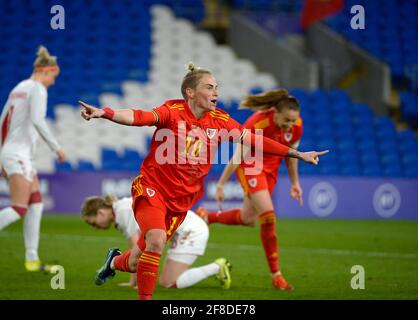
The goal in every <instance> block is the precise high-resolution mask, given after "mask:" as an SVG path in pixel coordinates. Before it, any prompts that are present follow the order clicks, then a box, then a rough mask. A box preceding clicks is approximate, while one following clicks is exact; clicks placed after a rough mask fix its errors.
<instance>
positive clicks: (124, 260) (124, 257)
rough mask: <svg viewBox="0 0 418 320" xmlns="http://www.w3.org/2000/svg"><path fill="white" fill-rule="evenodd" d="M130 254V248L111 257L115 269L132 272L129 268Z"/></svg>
mask: <svg viewBox="0 0 418 320" xmlns="http://www.w3.org/2000/svg"><path fill="white" fill-rule="evenodd" d="M130 255H131V250H127V251H125V252H124V253H122V254H121V255H119V256H116V257H115V258H114V259H113V265H114V266H115V269H116V270H119V271H124V272H132V271H131V269H130V268H129V263H128V261H129V256H130Z"/></svg>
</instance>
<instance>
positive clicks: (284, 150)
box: [242, 130, 329, 165]
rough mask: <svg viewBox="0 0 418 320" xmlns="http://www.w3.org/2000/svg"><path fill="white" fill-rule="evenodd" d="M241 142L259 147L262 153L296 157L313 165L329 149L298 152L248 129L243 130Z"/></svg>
mask: <svg viewBox="0 0 418 320" xmlns="http://www.w3.org/2000/svg"><path fill="white" fill-rule="evenodd" d="M242 142H243V143H244V144H245V145H246V146H254V147H255V148H256V149H259V150H260V149H261V151H262V152H263V153H267V154H272V155H278V156H284V157H290V158H296V159H299V160H302V161H305V162H308V163H311V164H314V165H317V164H318V162H319V157H320V156H322V155H324V154H326V153H328V152H329V150H325V151H309V152H299V151H297V150H295V149H292V148H289V147H288V146H285V145H284V144H281V143H278V142H277V141H274V140H273V139H270V138H267V137H264V136H261V135H255V134H253V133H252V132H251V131H249V130H247V131H246V132H245V134H244V136H243V138H242Z"/></svg>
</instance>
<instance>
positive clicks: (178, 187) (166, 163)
mask: <svg viewBox="0 0 418 320" xmlns="http://www.w3.org/2000/svg"><path fill="white" fill-rule="evenodd" d="M153 112H154V115H155V117H156V123H155V125H156V127H157V130H156V131H155V132H154V135H153V137H152V141H151V146H150V151H149V153H148V155H147V156H146V158H145V159H144V161H143V163H142V167H141V172H140V174H141V175H142V177H141V180H142V183H143V184H144V186H148V187H150V188H152V190H153V191H155V192H159V193H160V198H161V199H163V201H164V202H165V204H166V206H167V207H168V208H169V209H170V210H172V211H175V212H183V211H187V210H189V209H190V208H191V207H192V206H193V204H194V203H195V202H196V200H198V199H199V198H200V196H201V195H202V193H203V183H204V178H205V176H206V175H207V174H208V172H209V170H210V168H211V158H213V157H215V156H216V150H217V147H218V144H219V142H221V141H226V140H239V139H240V138H242V136H243V135H244V132H245V130H244V129H243V127H242V126H241V125H240V124H239V123H238V122H237V121H235V120H234V119H232V118H231V117H230V116H229V114H228V113H226V112H225V111H222V110H220V109H218V108H216V110H214V111H209V112H207V113H206V114H205V115H203V116H202V117H201V118H200V119H196V118H195V116H194V115H193V113H192V112H191V110H190V107H189V106H188V105H187V103H186V102H185V101H184V100H169V101H166V102H165V103H164V104H163V105H161V106H159V107H157V108H155V109H153ZM226 133H228V134H229V136H228V134H226ZM153 191H151V195H150V194H148V195H149V196H153V195H154V193H153Z"/></svg>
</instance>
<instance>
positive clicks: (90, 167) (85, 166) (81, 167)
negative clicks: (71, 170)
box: [77, 160, 96, 172]
mask: <svg viewBox="0 0 418 320" xmlns="http://www.w3.org/2000/svg"><path fill="white" fill-rule="evenodd" d="M77 170H78V171H85V172H90V171H95V170H96V168H95V167H94V164H93V163H92V162H90V161H87V160H78V165H77Z"/></svg>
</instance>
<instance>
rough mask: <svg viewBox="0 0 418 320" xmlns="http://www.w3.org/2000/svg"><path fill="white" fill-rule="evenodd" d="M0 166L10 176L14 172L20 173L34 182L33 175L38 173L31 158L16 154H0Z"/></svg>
mask: <svg viewBox="0 0 418 320" xmlns="http://www.w3.org/2000/svg"><path fill="white" fill-rule="evenodd" d="M0 166H1V167H2V169H3V170H4V171H5V172H6V174H7V176H8V177H10V176H11V175H13V174H20V175H22V176H24V177H25V179H26V180H28V181H30V182H32V180H33V177H34V176H35V175H36V169H35V168H34V166H33V163H32V161H31V160H30V159H28V158H25V157H19V156H16V155H5V154H2V155H1V156H0Z"/></svg>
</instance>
